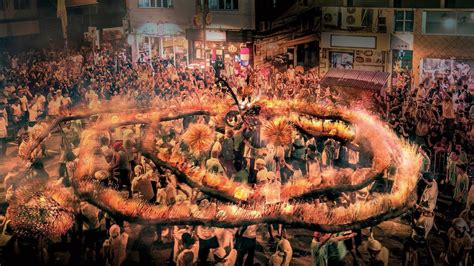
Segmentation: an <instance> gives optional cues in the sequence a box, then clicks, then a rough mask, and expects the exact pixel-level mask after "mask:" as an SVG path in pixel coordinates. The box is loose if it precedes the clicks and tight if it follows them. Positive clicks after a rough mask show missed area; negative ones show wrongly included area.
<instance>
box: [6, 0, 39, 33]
mask: <svg viewBox="0 0 474 266" xmlns="http://www.w3.org/2000/svg"><path fill="white" fill-rule="evenodd" d="M36 3H37V2H36V0H30V8H29V9H15V7H14V3H13V0H7V1H5V3H4V5H5V7H6V8H5V10H1V11H0V38H1V37H12V36H22V35H30V34H37V33H39V32H40V30H39V22H38V7H37V4H36ZM2 20H3V22H1V21H2Z"/></svg>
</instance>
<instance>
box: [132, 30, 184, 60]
mask: <svg viewBox="0 0 474 266" xmlns="http://www.w3.org/2000/svg"><path fill="white" fill-rule="evenodd" d="M128 42H129V44H133V46H134V47H133V48H132V52H133V50H135V51H134V52H133V53H132V54H133V55H134V58H136V60H147V59H148V58H157V57H158V58H162V59H169V60H173V61H176V64H184V63H188V57H187V55H188V42H187V40H186V38H185V36H184V31H183V30H182V29H181V27H179V26H177V25H176V24H171V23H165V24H156V23H145V24H143V25H142V26H141V27H139V28H138V29H137V30H136V32H135V34H133V35H129V38H128Z"/></svg>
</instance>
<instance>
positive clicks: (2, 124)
mask: <svg viewBox="0 0 474 266" xmlns="http://www.w3.org/2000/svg"><path fill="white" fill-rule="evenodd" d="M5 115H6V113H5V112H4V111H3V110H0V145H1V147H0V158H3V157H4V156H5V154H6V152H7V137H8V131H7V126H8V124H7V121H6V119H5Z"/></svg>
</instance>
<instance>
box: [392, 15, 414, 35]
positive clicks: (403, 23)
mask: <svg viewBox="0 0 474 266" xmlns="http://www.w3.org/2000/svg"><path fill="white" fill-rule="evenodd" d="M395 32H413V11H407V10H396V11H395Z"/></svg>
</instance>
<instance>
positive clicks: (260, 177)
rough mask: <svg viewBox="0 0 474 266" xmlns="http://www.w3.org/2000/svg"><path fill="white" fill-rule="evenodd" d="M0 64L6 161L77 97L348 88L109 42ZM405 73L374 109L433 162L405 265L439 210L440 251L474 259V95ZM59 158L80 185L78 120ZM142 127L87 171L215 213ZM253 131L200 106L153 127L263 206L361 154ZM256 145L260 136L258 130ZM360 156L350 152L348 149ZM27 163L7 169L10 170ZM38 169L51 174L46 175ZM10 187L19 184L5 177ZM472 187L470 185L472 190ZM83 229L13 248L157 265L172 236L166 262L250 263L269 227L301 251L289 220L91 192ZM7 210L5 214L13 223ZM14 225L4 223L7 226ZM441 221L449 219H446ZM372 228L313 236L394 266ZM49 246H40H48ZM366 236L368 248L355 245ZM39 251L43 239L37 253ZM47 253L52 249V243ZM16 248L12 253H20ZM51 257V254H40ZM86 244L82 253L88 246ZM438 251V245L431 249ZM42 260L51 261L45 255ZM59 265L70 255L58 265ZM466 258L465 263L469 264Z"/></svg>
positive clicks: (330, 143)
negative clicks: (155, 214) (196, 215)
mask: <svg viewBox="0 0 474 266" xmlns="http://www.w3.org/2000/svg"><path fill="white" fill-rule="evenodd" d="M2 60H3V64H2V67H0V88H1V89H2V95H0V103H1V105H0V145H1V149H0V160H2V159H4V158H6V157H7V146H8V145H10V144H9V141H11V140H14V139H16V140H17V141H18V144H19V147H18V156H19V157H20V158H23V159H24V158H26V156H25V152H26V148H25V147H27V146H28V145H27V144H28V143H29V142H30V141H31V140H32V139H34V138H35V137H36V134H38V132H37V131H35V130H34V128H35V125H38V124H41V123H42V121H48V120H51V119H53V118H55V117H58V116H62V115H67V114H69V113H70V110H71V109H72V108H73V107H77V106H83V107H84V108H88V109H90V110H94V109H96V108H99V107H100V106H102V105H105V104H107V102H110V101H114V100H116V101H121V102H136V103H137V105H140V106H148V105H151V104H160V103H163V102H172V101H179V100H185V99H189V98H199V99H200V100H201V101H205V100H206V99H207V98H209V97H225V95H224V93H223V91H222V90H220V89H218V88H216V87H215V86H214V84H215V81H216V80H217V78H219V77H221V78H224V79H225V80H226V81H227V82H228V83H229V84H230V86H231V87H233V88H237V94H238V95H239V100H242V102H243V103H244V106H245V103H251V102H252V101H253V100H255V99H256V98H259V97H268V98H278V99H314V101H317V102H324V103H326V104H328V105H334V104H338V102H339V100H340V95H339V94H338V92H337V91H336V90H334V88H327V87H324V86H322V85H321V84H320V79H319V77H318V75H317V73H315V71H306V72H304V71H301V70H300V69H299V68H294V67H293V66H291V65H290V66H289V67H288V69H286V70H283V71H279V70H277V69H275V68H269V69H265V70H263V69H258V70H255V69H252V68H251V67H242V66H240V65H238V64H237V65H236V64H226V65H225V68H224V69H223V70H221V71H218V73H216V71H214V70H213V69H212V68H209V69H201V68H196V69H190V68H187V67H186V66H183V65H175V64H174V62H173V61H172V60H164V59H159V58H154V59H148V60H142V61H141V62H139V63H134V62H132V60H131V58H130V56H129V55H128V53H127V52H126V50H123V49H115V48H113V47H111V46H107V45H105V46H103V48H102V49H100V50H98V51H95V52H92V51H91V50H89V49H86V48H82V49H81V50H78V51H76V52H71V51H68V52H67V53H65V52H63V51H49V50H43V51H29V52H25V53H21V54H18V55H9V54H7V53H4V54H3V55H2ZM402 77H403V79H401V80H400V82H399V83H398V84H397V86H396V87H395V88H393V89H391V90H388V91H384V92H381V93H376V94H374V104H371V105H367V106H368V108H369V107H370V108H372V109H373V111H374V112H376V113H378V114H380V116H381V117H383V118H384V119H386V120H387V122H388V124H389V125H390V127H392V128H393V129H394V130H395V131H396V132H397V133H399V134H400V135H401V136H403V137H404V138H406V139H409V140H410V141H413V142H415V143H417V144H419V145H420V152H421V153H422V154H423V156H424V167H423V168H424V169H423V173H422V177H421V181H420V184H419V191H420V192H419V199H418V202H417V205H416V206H415V208H414V210H413V214H412V215H411V216H410V217H411V225H412V227H413V233H412V235H411V236H410V238H409V239H407V241H406V243H405V245H404V253H405V256H404V260H405V261H404V265H408V264H410V263H412V264H411V265H417V264H416V263H417V262H418V261H419V260H420V258H418V256H417V251H418V250H419V249H420V248H421V247H427V249H428V250H429V251H430V250H431V249H430V245H429V244H428V241H427V239H428V235H429V233H430V231H431V229H432V228H433V227H436V226H435V225H436V223H435V217H438V216H439V215H437V213H440V212H441V213H443V214H446V216H447V217H449V218H448V219H453V220H452V221H453V222H452V225H450V226H448V227H450V228H449V230H448V231H447V233H446V235H447V238H446V239H447V243H446V247H447V248H446V252H445V253H444V254H443V256H442V258H434V255H431V259H432V260H433V261H441V260H442V261H443V262H445V263H446V264H448V265H458V264H459V263H461V264H462V265H468V263H469V262H468V261H470V262H471V263H472V258H473V256H472V251H471V250H472V244H471V233H474V209H471V204H473V203H474V202H473V201H471V198H470V197H469V194H473V193H474V191H473V189H470V180H469V176H468V172H469V169H470V165H469V164H470V162H471V161H470V158H471V157H470V156H472V154H470V153H469V152H470V151H472V139H473V138H474V135H473V131H472V121H473V119H472V117H473V113H474V108H473V106H472V96H471V94H470V92H469V91H468V89H467V86H466V84H464V83H462V82H461V83H459V84H458V83H454V84H453V82H452V81H450V80H447V79H446V80H427V81H423V83H422V84H419V86H411V79H410V77H409V76H407V75H402ZM193 123H204V124H207V125H209V126H210V127H211V128H213V129H215V130H216V139H215V141H214V143H213V145H212V146H211V148H210V149H209V150H208V151H205V152H203V153H202V154H201V156H195V155H193V154H191V153H189V150H187V147H186V145H183V141H182V139H181V136H182V135H183V134H184V133H185V132H186V130H187V129H188V128H189V127H190V125H192V124H193ZM60 131H61V134H60V136H61V139H62V141H61V144H60V145H59V147H58V148H59V151H60V152H59V157H58V162H59V168H58V171H57V173H52V174H50V176H51V178H53V177H54V178H57V177H59V178H60V180H62V182H63V183H64V184H65V186H70V183H71V182H70V178H71V177H72V175H73V172H74V167H75V161H76V160H77V156H78V152H79V151H78V147H79V145H80V142H81V139H82V138H81V135H82V134H83V132H84V128H83V127H82V126H81V122H80V121H74V122H70V123H67V124H65V125H64V126H63V127H62V128H61V130H60ZM141 134H142V132H141V129H140V126H124V127H120V128H117V129H115V130H114V131H113V132H111V136H112V137H111V138H110V139H107V138H104V139H103V140H101V145H102V146H101V148H100V149H97V150H96V151H94V159H95V160H96V161H98V162H101V163H102V164H103V165H106V167H105V168H106V169H107V170H99V171H94V170H91V173H90V175H91V176H93V177H95V178H96V179H97V180H99V181H100V182H101V183H103V184H104V185H105V186H110V187H114V188H116V189H117V190H121V191H123V196H124V197H128V198H138V199H141V200H143V201H146V202H148V203H150V204H156V205H162V206H172V205H173V204H175V203H176V202H181V201H190V202H193V203H196V204H197V205H198V208H199V211H202V212H206V211H212V210H215V208H216V204H215V202H214V200H213V199H210V198H207V197H206V196H205V195H203V194H202V193H199V192H198V191H195V190H193V189H192V188H190V187H189V186H187V185H186V184H182V183H180V182H178V181H177V178H176V176H174V175H173V174H172V172H170V171H166V170H162V169H160V168H159V167H157V166H156V165H154V164H153V162H151V161H150V160H149V159H147V158H145V157H144V156H142V155H141V154H140V152H139V149H138V146H139V143H140V139H141V138H142V135H141ZM244 134H245V132H244V130H242V129H240V130H238V129H231V128H224V130H220V129H218V128H217V126H216V123H215V121H213V120H212V119H209V117H205V116H195V117H191V118H187V119H184V120H183V121H181V120H178V121H175V122H170V123H167V124H166V125H163V126H162V128H161V129H160V130H159V133H158V134H157V136H156V150H157V155H158V157H169V156H172V154H173V153H174V152H177V151H179V152H181V153H183V154H185V155H186V156H187V158H188V159H189V160H190V161H192V162H193V163H194V164H195V165H198V166H202V167H203V168H205V169H206V170H207V171H208V172H213V173H218V174H221V175H225V176H227V177H229V178H231V179H232V180H234V181H236V182H242V183H248V184H252V185H255V186H268V187H269V188H271V189H269V191H271V193H268V195H264V197H263V199H262V200H264V201H265V202H266V203H267V204H273V203H278V202H280V197H279V193H275V191H279V189H280V186H281V184H285V183H286V182H288V181H289V180H291V179H295V178H304V177H305V176H308V175H311V176H318V174H319V173H320V172H321V170H322V169H325V168H332V167H338V166H342V165H348V164H352V165H355V164H357V163H358V162H360V160H361V158H362V154H361V155H360V158H359V155H358V154H357V155H355V156H349V154H351V153H350V152H348V151H347V150H346V151H344V149H345V147H343V146H342V145H340V143H338V142H337V141H335V140H333V139H323V138H311V139H308V138H307V137H306V136H303V135H299V134H296V135H295V136H293V139H292V143H291V145H288V147H285V148H279V147H273V146H271V145H268V146H266V147H264V148H262V149H259V150H255V149H253V148H252V147H251V146H250V145H249V144H248V143H247V142H246V141H244ZM255 141H259V140H258V137H257V140H255ZM53 148H56V147H44V144H43V147H40V148H39V149H38V150H37V151H35V154H34V157H35V158H36V159H37V161H35V162H34V163H33V164H31V167H33V168H38V169H43V168H44V166H43V163H42V162H43V161H45V158H48V156H52V155H50V154H48V150H50V149H53ZM352 155H353V154H352ZM15 171H17V169H14V170H12V171H11V172H10V173H9V175H14V174H15ZM42 174H43V175H44V174H46V175H47V173H45V171H42ZM4 184H5V189H8V191H7V199H6V200H7V202H8V200H9V199H8V195H10V193H8V192H11V191H12V190H15V189H17V188H16V187H15V184H10V183H9V178H8V176H7V177H5V178H4ZM438 184H439V185H440V188H442V192H443V193H444V194H445V195H447V197H450V199H451V200H452V208H450V213H447V212H446V211H444V210H439V209H436V207H437V206H438V204H437V198H438V193H439V192H438ZM473 196H474V195H473ZM78 212H79V213H80V215H77V216H76V223H75V226H74V227H73V228H72V229H71V230H70V232H69V233H68V234H67V235H66V236H64V237H63V238H62V239H58V240H45V239H40V240H38V241H37V242H34V243H33V244H31V240H27V239H21V238H18V239H17V240H16V241H17V243H20V245H17V246H19V247H17V248H14V250H15V251H12V252H13V253H15V254H16V255H12V256H11V257H10V259H11V258H15V259H18V260H20V261H22V262H25V263H26V264H32V263H33V264H38V263H54V261H55V258H57V257H58V256H59V255H58V254H62V253H64V251H65V253H66V254H68V256H69V257H68V259H67V261H68V262H69V263H70V264H81V263H88V264H98V265H104V264H105V265H128V264H132V263H134V262H135V263H140V265H153V264H160V263H164V262H163V261H160V262H156V261H153V256H152V254H153V253H154V252H160V250H161V249H160V248H156V247H164V246H166V245H168V247H169V246H170V245H171V247H172V248H171V250H172V251H171V255H170V256H169V257H168V258H165V259H166V263H168V264H171V265H209V264H212V265H254V261H255V254H256V251H257V247H258V246H259V245H261V243H259V242H261V241H260V240H259V241H257V237H258V236H259V235H265V237H264V239H265V241H266V242H268V247H269V250H271V252H272V254H271V255H270V254H268V263H269V264H270V265H290V262H291V261H292V259H293V248H292V245H291V243H292V235H291V233H290V230H288V229H287V228H284V227H283V226H282V225H278V224H271V225H250V226H245V227H240V228H232V229H230V228H216V227H209V226H168V227H165V226H146V225H137V224H133V223H128V222H125V221H121V220H119V219H117V218H116V219H114V217H111V216H110V215H108V214H107V213H104V212H102V211H101V210H99V209H98V208H96V207H95V206H93V205H91V204H89V203H87V202H85V201H83V202H80V206H79V207H78ZM7 219H8V217H6V218H5V220H4V221H7ZM7 225H8V224H6V225H5V226H6V227H8V226H7ZM437 230H438V231H440V229H437ZM362 240H363V236H362V231H358V232H342V233H337V234H327V233H320V232H314V235H313V238H312V242H311V260H312V262H313V265H353V264H355V265H357V264H360V263H361V262H362V261H365V262H368V263H370V265H388V262H389V254H390V252H389V249H388V248H387V247H384V246H383V245H382V243H381V241H378V240H377V239H375V238H374V237H373V236H372V235H371V236H369V238H368V240H367V241H365V243H364V245H363V244H362V242H363V241H362ZM39 242H41V243H42V244H41V245H40V244H39ZM362 246H364V247H365V249H366V251H367V252H368V254H369V256H367V257H365V258H363V257H362V256H361V254H360V252H359V250H360V247H362ZM38 247H42V248H43V249H42V250H41V249H40V250H39V249H38ZM43 251H44V252H43ZM13 253H12V254H13ZM44 253H46V254H47V255H44ZM84 254H85V255H84ZM429 254H431V252H429ZM38 257H41V259H37V258H38ZM61 262H64V260H63V261H61ZM461 264H459V265H461Z"/></svg>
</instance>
